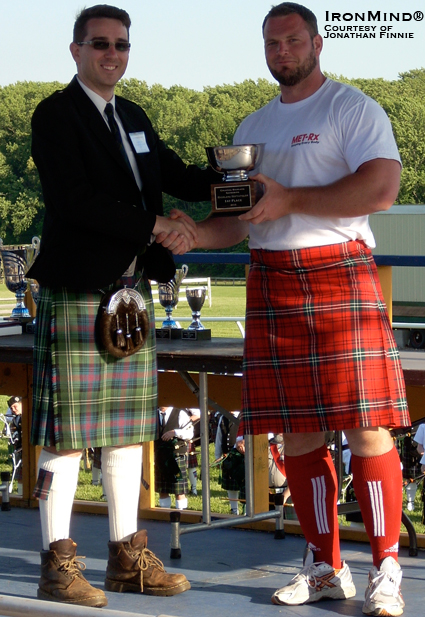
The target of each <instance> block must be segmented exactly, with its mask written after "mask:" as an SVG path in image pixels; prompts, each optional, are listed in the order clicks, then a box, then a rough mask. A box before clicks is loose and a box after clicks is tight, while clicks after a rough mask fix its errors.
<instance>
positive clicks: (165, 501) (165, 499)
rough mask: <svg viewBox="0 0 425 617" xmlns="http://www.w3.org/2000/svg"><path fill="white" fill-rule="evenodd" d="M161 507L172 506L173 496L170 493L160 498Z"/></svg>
mask: <svg viewBox="0 0 425 617" xmlns="http://www.w3.org/2000/svg"><path fill="white" fill-rule="evenodd" d="M159 507H160V508H171V497H170V495H168V497H163V498H162V499H161V497H160V498H159Z"/></svg>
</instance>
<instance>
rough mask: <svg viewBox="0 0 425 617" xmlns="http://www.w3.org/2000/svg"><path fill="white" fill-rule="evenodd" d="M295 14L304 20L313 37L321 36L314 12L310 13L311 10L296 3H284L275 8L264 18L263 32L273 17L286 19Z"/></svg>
mask: <svg viewBox="0 0 425 617" xmlns="http://www.w3.org/2000/svg"><path fill="white" fill-rule="evenodd" d="M293 13H295V15H299V16H300V17H302V18H303V20H304V21H305V22H306V24H307V27H308V29H309V31H310V34H311V36H312V37H314V36H316V34H319V29H318V27H317V19H316V15H315V14H314V13H313V11H310V9H308V8H306V7H305V6H303V5H302V4H296V2H282V3H281V4H277V5H276V6H273V7H272V8H271V9H270V11H269V12H268V13H267V15H266V16H265V18H264V21H263V32H264V28H265V27H266V23H267V20H269V19H271V18H272V17H285V16H286V15H292V14H293Z"/></svg>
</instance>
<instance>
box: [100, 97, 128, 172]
mask: <svg viewBox="0 0 425 617" xmlns="http://www.w3.org/2000/svg"><path fill="white" fill-rule="evenodd" d="M105 114H106V116H107V118H108V124H109V128H110V129H111V133H112V135H113V137H114V139H115V141H116V142H117V146H118V150H119V151H120V152H121V155H122V157H123V159H124V161H125V162H126V165H127V166H128V168H129V170H130V171H131V173H133V170H132V169H131V165H130V161H129V160H128V156H127V152H126V151H125V148H124V144H123V143H122V138H121V133H120V129H119V127H118V124H117V121H116V120H115V118H114V106H113V105H112V103H107V104H106V107H105Z"/></svg>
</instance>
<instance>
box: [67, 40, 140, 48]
mask: <svg viewBox="0 0 425 617" xmlns="http://www.w3.org/2000/svg"><path fill="white" fill-rule="evenodd" d="M77 45H90V47H93V49H96V51H106V50H107V49H109V48H110V47H111V46H112V47H115V49H116V51H129V49H130V47H131V45H130V43H127V42H126V41H118V42H117V43H110V42H109V41H97V40H94V41H81V42H80V43H77Z"/></svg>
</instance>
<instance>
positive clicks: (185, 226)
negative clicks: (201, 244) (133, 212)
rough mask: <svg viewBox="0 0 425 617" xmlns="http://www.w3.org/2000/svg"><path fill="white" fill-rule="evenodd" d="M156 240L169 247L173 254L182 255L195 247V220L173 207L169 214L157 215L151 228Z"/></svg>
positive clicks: (196, 235) (196, 233) (196, 237)
mask: <svg viewBox="0 0 425 617" xmlns="http://www.w3.org/2000/svg"><path fill="white" fill-rule="evenodd" d="M152 233H153V234H154V235H155V236H156V242H157V243H158V244H162V245H163V246H165V248H167V249H169V250H170V251H171V252H172V253H173V254H174V255H183V254H184V253H187V252H188V251H191V250H192V249H193V248H195V246H196V244H197V241H198V230H197V226H196V223H195V221H194V220H193V219H192V218H191V217H190V216H188V215H187V214H185V213H184V212H182V211H181V210H176V209H173V210H171V212H170V216H168V217H165V216H157V217H156V223H155V226H154V228H153V230H152Z"/></svg>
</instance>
